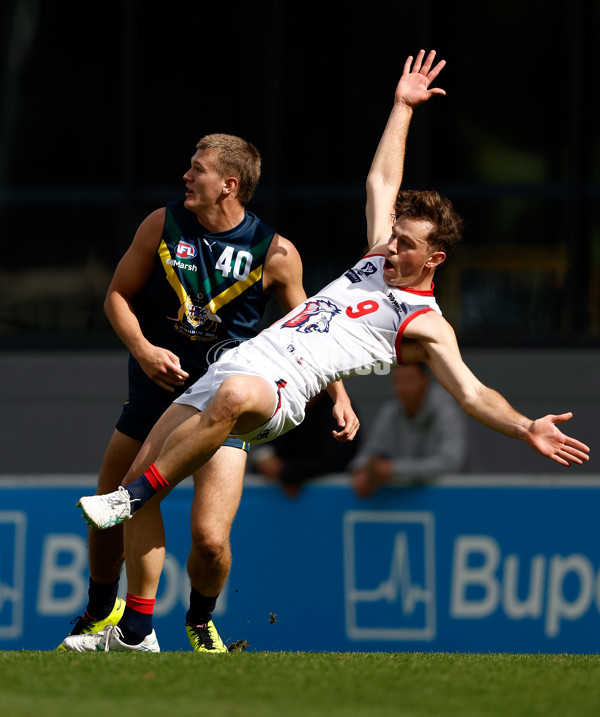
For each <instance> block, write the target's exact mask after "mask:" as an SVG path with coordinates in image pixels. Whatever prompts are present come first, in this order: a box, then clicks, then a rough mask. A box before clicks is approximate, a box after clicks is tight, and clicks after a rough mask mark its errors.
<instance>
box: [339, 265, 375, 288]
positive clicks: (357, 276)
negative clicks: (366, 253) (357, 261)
mask: <svg viewBox="0 0 600 717" xmlns="http://www.w3.org/2000/svg"><path fill="white" fill-rule="evenodd" d="M376 273H377V267H376V266H375V264H373V262H372V261H367V262H366V263H364V264H363V265H362V266H361V267H360V268H359V269H349V270H348V271H347V272H346V274H345V276H346V279H349V280H350V281H351V282H352V283H353V284H358V283H359V282H360V281H362V280H363V279H365V278H366V277H367V276H372V275H373V274H376Z"/></svg>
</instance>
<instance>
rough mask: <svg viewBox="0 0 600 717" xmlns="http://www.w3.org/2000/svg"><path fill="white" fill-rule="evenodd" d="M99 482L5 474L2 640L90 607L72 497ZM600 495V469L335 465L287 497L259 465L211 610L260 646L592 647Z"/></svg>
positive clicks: (0, 552) (179, 623)
mask: <svg viewBox="0 0 600 717" xmlns="http://www.w3.org/2000/svg"><path fill="white" fill-rule="evenodd" d="M189 483H190V481H185V482H184V483H182V484H181V485H180V486H179V487H178V488H177V489H176V490H175V491H173V492H172V493H171V495H169V496H168V498H167V499H166V500H165V501H164V502H163V516H164V521H165V528H166V534H167V559H166V561H165V567H164V571H163V575H162V577H161V583H160V587H159V592H158V596H157V603H156V610H155V618H154V626H155V628H156V631H157V635H158V639H159V643H160V645H161V649H163V650H189V649H190V646H189V644H188V642H187V637H186V634H185V629H184V622H185V612H186V609H187V604H188V598H189V582H188V579H187V576H186V572H185V564H186V558H187V553H188V550H189V545H190V537H189V535H190V530H189V508H190V502H191V495H192V493H191V484H190V485H188V484H189ZM94 490H95V486H94V483H93V481H91V480H83V479H82V480H79V481H77V480H62V481H61V480H53V479H52V478H51V477H48V478H43V479H42V478H40V479H37V480H33V479H28V478H22V479H18V478H15V479H10V480H8V479H7V480H0V649H37V650H50V649H54V648H55V647H56V646H57V645H58V644H59V643H60V641H61V640H62V638H63V637H64V636H65V635H66V634H67V632H68V631H69V629H70V626H69V622H70V620H71V619H72V618H73V617H74V616H76V615H78V614H81V613H82V612H83V610H84V609H85V605H86V602H87V581H88V573H87V546H86V539H87V529H86V526H85V523H84V522H83V520H82V518H81V515H80V511H79V510H78V509H77V508H76V507H75V503H76V501H77V500H78V498H79V497H80V496H82V495H88V494H91V493H93V492H94ZM599 508H600V481H599V480H597V479H595V478H590V479H586V480H585V481H579V482H578V483H575V482H573V483H571V482H567V481H565V480H563V479H561V480H557V479H556V478H547V479H544V478H543V477H542V478H536V479H521V480H515V479H505V480H503V479H493V480H491V479H490V478H483V477H482V478H481V479H476V478H471V477H470V478H469V479H464V480H457V479H454V480H452V479H445V480H440V481H439V482H436V483H433V484H428V485H423V486H414V487H402V488H400V487H398V488H388V489H385V490H383V491H381V492H380V493H379V494H377V495H376V496H374V497H373V498H371V499H369V500H360V499H358V498H356V497H355V496H354V495H353V494H352V492H351V490H350V488H349V487H348V485H347V483H346V482H345V481H344V480H341V479H340V478H339V477H337V478H334V479H324V480H322V481H314V482H312V483H310V484H308V485H307V486H306V488H305V489H304V490H303V492H302V494H301V495H300V497H299V498H297V499H295V500H290V499H289V498H287V497H286V496H285V495H283V494H282V493H281V492H280V491H279V489H278V488H277V487H276V486H273V485H267V484H263V483H261V482H259V481H257V480H253V479H252V477H250V478H249V479H248V481H247V485H246V488H245V492H244V496H243V498H242V504H241V506H240V510H239V513H238V516H237V518H236V521H235V524H234V527H233V531H232V546H233V555H234V561H233V567H232V570H231V574H230V577H229V580H228V582H227V585H226V588H225V590H224V591H223V593H222V595H221V597H220V599H219V603H218V605H217V610H216V612H215V621H216V622H217V625H218V627H219V631H220V633H221V636H222V637H223V639H224V640H225V641H226V642H227V643H229V644H230V643H235V642H237V641H247V642H248V644H249V647H248V649H250V650H268V651H273V650H292V651H299V650H302V651H419V652H422V651H444V652H524V653H525V652H526V653H537V652H549V653H592V652H597V651H598V641H597V639H596V635H597V634H598V633H599V629H600V614H599V612H600V542H599V541H598V539H597V532H598V529H597V527H596V526H597V522H598V519H597V516H598V514H599ZM125 590H126V584H125V581H123V585H122V588H121V593H122V594H124V593H125Z"/></svg>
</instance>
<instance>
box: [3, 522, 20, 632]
mask: <svg viewBox="0 0 600 717" xmlns="http://www.w3.org/2000/svg"><path fill="white" fill-rule="evenodd" d="M26 532H27V517H26V515H25V513H23V512H22V511H20V510H15V511H0V545H1V546H2V554H1V556H0V638H5V639H9V638H16V637H20V636H21V635H22V633H23V602H24V599H25V565H26V559H25V558H26V556H25V537H26Z"/></svg>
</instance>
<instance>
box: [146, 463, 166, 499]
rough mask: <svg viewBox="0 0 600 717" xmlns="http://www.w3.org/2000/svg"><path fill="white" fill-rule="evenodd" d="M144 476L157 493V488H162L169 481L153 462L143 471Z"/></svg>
mask: <svg viewBox="0 0 600 717" xmlns="http://www.w3.org/2000/svg"><path fill="white" fill-rule="evenodd" d="M144 476H145V477H146V479H147V480H148V482H149V483H150V485H151V486H152V487H153V488H154V490H155V491H156V492H157V493H158V491H159V490H162V489H163V488H166V487H167V486H168V485H169V481H168V480H167V479H166V478H164V477H163V476H162V475H161V474H160V472H159V470H158V468H157V467H156V466H155V465H154V463H152V465H150V466H149V468H148V470H147V471H146V472H145V473H144Z"/></svg>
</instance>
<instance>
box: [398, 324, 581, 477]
mask: <svg viewBox="0 0 600 717" xmlns="http://www.w3.org/2000/svg"><path fill="white" fill-rule="evenodd" d="M405 337H406V338H407V339H413V341H409V342H408V345H406V346H405V348H404V349H403V350H402V357H403V360H404V361H405V362H407V363H411V362H413V361H424V362H425V363H427V364H428V365H429V367H430V368H431V370H432V371H433V373H434V374H435V376H436V378H437V379H438V381H439V382H440V383H441V384H442V386H443V387H444V388H445V389H446V390H447V391H448V393H450V395H451V396H453V397H454V398H455V399H456V401H457V402H458V404H459V405H460V407H461V408H462V409H463V411H464V412H465V413H467V414H468V415H469V416H472V417H473V418H475V419H476V420H477V421H479V422H480V423H483V424H484V425H486V426H488V427H489V428H493V429H494V430H495V431H498V432H499V433H504V434H505V435H506V436H511V437H512V438H519V439H521V440H523V441H525V442H526V443H527V444H528V445H530V446H531V447H532V448H533V449H534V450H535V451H537V452H538V453H541V454H542V455H543V456H546V457H547V458H550V459H551V460H553V461H556V463H560V464H561V465H563V466H570V465H572V464H573V463H577V464H581V463H583V462H584V461H587V460H589V456H588V453H589V450H590V449H589V448H588V446H586V445H585V443H582V442H581V441H578V440H577V439H575V438H571V437H570V436H567V435H565V434H564V433H562V432H561V431H560V430H559V428H558V427H557V425H556V424H557V423H562V422H564V421H568V420H569V419H570V418H571V416H572V414H571V413H563V414H561V415H558V416H554V415H548V416H543V417H542V418H538V419H536V420H531V418H527V417H526V416H524V415H523V414H521V413H519V412H518V411H517V410H516V409H514V408H513V407H512V406H511V405H510V404H509V403H508V401H507V400H506V399H505V398H504V396H502V395H501V394H499V393H498V392H497V391H494V390H493V389H491V388H488V387H487V386H485V385H484V384H482V383H481V381H479V379H478V378H477V377H476V376H474V375H473V373H472V372H471V371H470V370H469V368H468V367H467V366H466V364H465V363H464V362H463V360H462V357H461V355H460V351H459V348H458V344H457V342H456V336H455V334H454V331H453V329H452V327H451V326H450V324H449V323H448V322H447V321H446V320H445V319H443V318H442V317H441V316H440V315H439V314H436V313H434V312H429V313H426V314H422V315H421V316H418V317H417V318H416V319H414V321H412V322H411V323H410V324H409V327H408V328H407V330H406V332H405Z"/></svg>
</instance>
